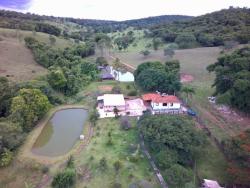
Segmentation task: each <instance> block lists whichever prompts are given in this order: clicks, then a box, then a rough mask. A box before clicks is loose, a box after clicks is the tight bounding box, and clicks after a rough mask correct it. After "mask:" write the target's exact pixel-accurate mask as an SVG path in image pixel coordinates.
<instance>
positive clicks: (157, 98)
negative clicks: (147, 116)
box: [142, 93, 180, 103]
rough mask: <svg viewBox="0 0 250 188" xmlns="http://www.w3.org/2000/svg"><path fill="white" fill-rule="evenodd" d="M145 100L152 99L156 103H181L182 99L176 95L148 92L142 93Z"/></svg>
mask: <svg viewBox="0 0 250 188" xmlns="http://www.w3.org/2000/svg"><path fill="white" fill-rule="evenodd" d="M142 99H143V100H144V101H152V102H155V103H180V100H179V99H178V98H177V97H176V96H174V95H165V96H162V95H160V94H157V93H148V94H145V95H142Z"/></svg>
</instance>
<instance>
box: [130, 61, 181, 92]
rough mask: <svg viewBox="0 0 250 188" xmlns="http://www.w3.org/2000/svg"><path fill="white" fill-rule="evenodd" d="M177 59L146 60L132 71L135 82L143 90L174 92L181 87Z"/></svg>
mask: <svg viewBox="0 0 250 188" xmlns="http://www.w3.org/2000/svg"><path fill="white" fill-rule="evenodd" d="M179 70H180V65H179V62H178V61H170V62H166V63H165V65H163V64H162V63H161V62H146V63H143V64H141V65H139V66H138V67H137V69H136V70H135V72H134V75H135V80H136V84H137V85H138V86H139V87H140V88H141V89H142V90H144V91H160V92H163V93H169V94H174V93H175V92H178V91H179V90H180V88H181V84H180V76H179Z"/></svg>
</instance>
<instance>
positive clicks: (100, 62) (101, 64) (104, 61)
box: [95, 57, 108, 66]
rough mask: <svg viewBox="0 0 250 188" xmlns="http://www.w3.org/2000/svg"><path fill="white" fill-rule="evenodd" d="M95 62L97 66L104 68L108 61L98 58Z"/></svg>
mask: <svg viewBox="0 0 250 188" xmlns="http://www.w3.org/2000/svg"><path fill="white" fill-rule="evenodd" d="M95 62H96V64H97V65H99V66H106V65H108V61H107V60H106V59H105V58H104V57H98V58H96V61H95Z"/></svg>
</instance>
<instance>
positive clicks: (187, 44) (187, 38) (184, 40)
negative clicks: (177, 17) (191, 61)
mask: <svg viewBox="0 0 250 188" xmlns="http://www.w3.org/2000/svg"><path fill="white" fill-rule="evenodd" d="M175 43H177V44H178V45H179V47H180V48H193V47H195V46H196V38H195V36H194V35H193V34H190V33H183V34H180V35H178V36H177V37H176V39H175Z"/></svg>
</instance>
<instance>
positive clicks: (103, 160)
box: [99, 157, 108, 171]
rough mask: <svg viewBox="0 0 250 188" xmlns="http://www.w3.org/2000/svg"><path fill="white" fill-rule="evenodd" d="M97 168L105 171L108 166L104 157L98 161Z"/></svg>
mask: <svg viewBox="0 0 250 188" xmlns="http://www.w3.org/2000/svg"><path fill="white" fill-rule="evenodd" d="M99 167H100V169H101V170H103V171H104V170H106V169H107V168H108V165H107V160H106V158H105V157H103V158H101V160H100V161H99Z"/></svg>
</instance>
